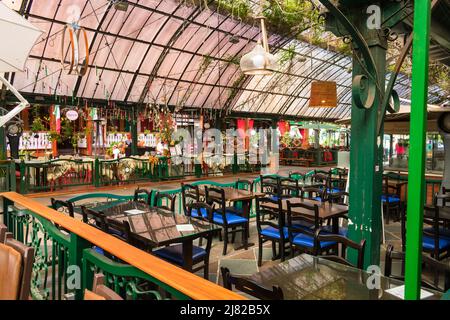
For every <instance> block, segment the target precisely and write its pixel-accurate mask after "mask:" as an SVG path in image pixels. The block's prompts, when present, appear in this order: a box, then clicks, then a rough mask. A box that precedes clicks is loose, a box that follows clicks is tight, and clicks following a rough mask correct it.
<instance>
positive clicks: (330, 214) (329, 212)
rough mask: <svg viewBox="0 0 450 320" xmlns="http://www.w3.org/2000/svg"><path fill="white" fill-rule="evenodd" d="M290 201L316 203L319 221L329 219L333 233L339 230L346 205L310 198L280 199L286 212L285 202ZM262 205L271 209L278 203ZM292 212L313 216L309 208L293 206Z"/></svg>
mask: <svg viewBox="0 0 450 320" xmlns="http://www.w3.org/2000/svg"><path fill="white" fill-rule="evenodd" d="M288 201H289V202H290V203H291V204H295V203H304V204H307V205H310V206H312V205H317V206H318V209H319V218H320V223H322V222H323V221H324V220H327V219H331V220H332V222H333V224H332V226H333V233H338V232H339V218H340V217H342V216H345V215H346V214H347V213H348V206H346V205H341V204H336V203H329V202H320V201H316V200H310V199H302V198H288V199H283V200H282V206H283V212H284V213H287V210H288V206H287V202H288ZM264 207H267V208H271V209H278V205H276V204H274V203H265V204H264ZM292 213H293V214H295V215H303V216H306V217H308V218H311V217H313V214H314V213H313V212H311V211H310V210H305V209H303V208H293V209H292Z"/></svg>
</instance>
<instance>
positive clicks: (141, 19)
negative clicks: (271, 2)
mask: <svg viewBox="0 0 450 320" xmlns="http://www.w3.org/2000/svg"><path fill="white" fill-rule="evenodd" d="M125 2H126V3H127V4H128V5H129V7H128V11H127V12H123V11H117V10H116V9H114V6H113V5H112V3H111V2H107V1H105V2H104V3H102V2H92V0H91V1H89V0H88V1H73V0H71V1H68V0H58V1H51V2H50V3H49V2H46V3H45V4H43V3H42V2H37V1H34V2H33V1H28V4H27V5H26V6H25V8H26V9H25V10H24V14H25V16H26V17H28V19H30V21H31V22H33V23H36V24H37V25H40V26H44V29H45V30H46V31H47V34H46V35H45V36H44V37H43V40H42V41H41V43H40V44H38V45H37V46H36V47H35V50H34V51H33V53H32V55H31V60H30V62H29V66H28V72H27V73H28V74H30V73H34V77H31V78H32V79H30V75H28V76H24V75H19V74H17V75H16V76H15V77H14V83H13V84H14V85H15V86H16V87H18V88H19V90H20V91H22V92H23V93H24V94H29V93H30V94H32V95H38V96H39V95H48V96H52V95H53V96H67V97H69V98H70V97H79V98H83V99H85V100H86V101H98V100H105V101H109V100H111V101H124V102H125V104H128V103H130V104H134V103H136V104H146V103H157V104H167V105H171V106H175V108H183V107H185V108H189V109H191V108H196V109H199V110H202V109H216V110H220V112H221V113H222V112H226V113H233V112H251V113H254V112H260V113H272V114H279V115H280V116H285V115H289V116H299V117H306V118H316V119H323V120H334V119H339V118H346V117H348V116H349V115H350V110H351V108H350V105H351V74H350V73H348V70H350V68H351V63H352V62H351V58H350V57H348V56H345V55H343V54H341V53H337V52H332V51H328V50H326V49H323V48H320V47H317V46H313V45H311V44H307V43H302V42H300V41H298V40H293V39H292V38H291V37H289V36H280V35H277V34H273V35H271V36H270V39H269V45H270V48H271V49H272V51H273V52H274V53H276V54H278V55H281V54H282V53H283V52H284V51H286V50H288V48H289V47H292V46H294V47H295V57H302V59H301V60H300V59H294V60H293V61H292V63H290V62H289V63H286V64H285V66H284V68H282V69H280V70H279V71H278V72H276V73H274V74H273V75H272V76H270V77H268V78H265V79H261V78H260V77H242V76H241V72H240V70H239V66H238V65H236V64H235V61H237V60H238V59H239V58H240V56H241V55H242V54H243V53H245V52H247V51H249V50H250V49H251V48H252V47H253V46H254V44H255V43H256V41H257V38H258V35H259V29H258V28H257V27H255V26H252V25H250V24H247V23H244V22H242V21H239V20H237V19H236V18H235V17H233V16H231V15H228V16H224V15H222V14H219V13H217V12H215V11H212V10H209V9H204V8H200V7H195V6H192V7H187V6H185V4H184V3H183V2H179V1H176V0H159V1H145V0H134V1H125ZM210 2H212V1H210ZM251 3H252V5H253V6H256V3H255V2H253V1H252V2H251ZM69 4H70V5H74V4H75V5H79V8H80V13H81V18H80V20H79V21H78V24H79V25H80V26H83V27H84V28H85V29H86V30H87V32H88V34H89V39H90V54H91V55H92V62H91V63H90V65H89V69H90V70H89V71H88V73H87V74H86V76H84V77H73V76H68V75H65V74H64V73H63V71H61V70H59V67H60V66H59V64H58V61H59V59H58V56H57V55H56V54H54V53H53V51H55V50H53V48H52V45H53V46H54V43H58V41H57V39H58V38H59V37H60V36H61V29H62V27H63V26H64V25H65V24H66V23H67V19H68V16H67V12H66V11H67V9H68V5H69ZM118 21H119V23H117V22H118ZM193 30H194V31H193ZM230 36H233V37H234V38H236V39H238V40H239V42H238V43H231V42H230V41H228V40H229V37H230ZM199 39H200V40H199ZM136 57H138V58H136ZM205 57H206V58H205ZM208 59H209V60H210V63H209V66H208V68H206V70H202V64H203V63H204V61H205V60H208ZM289 64H290V68H289V69H288V66H289ZM309 66H311V68H309ZM50 69H51V70H50ZM27 77H28V79H27ZM387 77H388V78H389V77H390V75H389V74H388V75H387ZM398 78H399V79H398V81H397V84H396V85H395V88H396V90H397V91H398V92H399V94H400V97H402V98H409V94H410V92H409V90H408V87H409V86H410V81H409V79H408V78H407V77H404V78H403V77H402V76H401V75H400V76H399V77H398ZM99 79H100V81H99ZM314 80H329V81H336V82H337V86H338V97H339V105H338V107H337V108H333V109H318V108H309V106H308V105H309V103H308V102H309V96H308V93H307V91H308V88H309V85H310V83H311V81H314ZM277 83H281V84H283V83H287V84H289V85H288V86H286V88H282V90H280V88H279V87H277V86H276V84H277ZM439 98H440V97H439V95H438V92H437V93H436V92H435V91H434V90H430V94H429V102H430V103H435V102H436V100H438V99H439ZM78 103H79V101H78Z"/></svg>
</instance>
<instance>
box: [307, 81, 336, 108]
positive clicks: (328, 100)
mask: <svg viewBox="0 0 450 320" xmlns="http://www.w3.org/2000/svg"><path fill="white" fill-rule="evenodd" d="M309 106H310V107H312V108H335V107H337V88H336V82H334V81H313V82H311V96H310V99H309Z"/></svg>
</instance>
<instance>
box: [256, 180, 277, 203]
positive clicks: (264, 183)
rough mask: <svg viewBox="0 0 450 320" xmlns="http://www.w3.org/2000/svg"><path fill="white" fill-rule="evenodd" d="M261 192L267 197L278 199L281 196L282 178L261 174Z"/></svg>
mask: <svg viewBox="0 0 450 320" xmlns="http://www.w3.org/2000/svg"><path fill="white" fill-rule="evenodd" d="M260 180H261V193H265V194H266V196H267V197H269V198H272V199H273V200H277V199H278V198H279V197H280V179H279V178H278V177H271V176H263V175H261V176H260Z"/></svg>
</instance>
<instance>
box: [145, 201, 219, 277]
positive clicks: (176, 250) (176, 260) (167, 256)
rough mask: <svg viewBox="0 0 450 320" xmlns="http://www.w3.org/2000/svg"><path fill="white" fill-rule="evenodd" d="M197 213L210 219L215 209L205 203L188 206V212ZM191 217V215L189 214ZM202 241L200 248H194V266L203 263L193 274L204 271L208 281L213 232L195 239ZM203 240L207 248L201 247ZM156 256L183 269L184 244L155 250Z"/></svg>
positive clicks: (195, 268) (193, 270)
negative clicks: (204, 214)
mask: <svg viewBox="0 0 450 320" xmlns="http://www.w3.org/2000/svg"><path fill="white" fill-rule="evenodd" d="M194 209H195V210H197V211H205V212H206V214H207V216H208V217H212V216H213V208H212V207H211V206H209V205H207V204H206V203H203V202H197V203H191V204H188V211H192V210H194ZM188 215H189V214H188ZM196 239H199V240H200V244H199V246H195V245H194V246H193V247H192V262H193V265H194V266H195V265H198V264H200V263H202V262H203V263H202V264H201V265H199V266H196V267H194V268H193V269H192V272H197V271H199V270H202V269H203V276H204V278H205V279H208V274H209V255H210V252H211V244H212V232H209V233H207V234H202V235H199V236H198V237H197V238H195V239H193V240H196ZM203 239H206V246H205V248H203V247H201V243H202V241H201V240H203ZM152 253H153V254H154V255H156V256H158V257H159V258H161V259H164V260H166V261H168V262H170V263H173V264H175V265H177V266H180V267H182V266H183V265H184V260H183V245H182V244H176V245H171V246H167V247H164V248H161V249H158V250H155V251H153V252H152Z"/></svg>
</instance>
